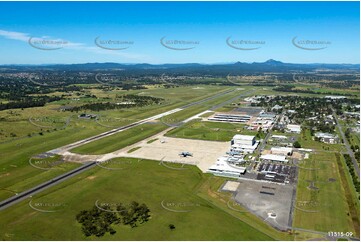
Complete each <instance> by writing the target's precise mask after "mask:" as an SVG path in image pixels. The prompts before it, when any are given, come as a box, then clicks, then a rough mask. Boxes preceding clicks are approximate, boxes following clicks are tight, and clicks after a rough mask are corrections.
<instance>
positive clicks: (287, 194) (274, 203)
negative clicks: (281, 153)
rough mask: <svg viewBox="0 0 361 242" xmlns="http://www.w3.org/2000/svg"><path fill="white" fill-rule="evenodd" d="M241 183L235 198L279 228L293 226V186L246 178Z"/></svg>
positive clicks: (284, 228)
mask: <svg viewBox="0 0 361 242" xmlns="http://www.w3.org/2000/svg"><path fill="white" fill-rule="evenodd" d="M239 183H240V184H239V187H238V190H237V194H236V195H235V198H234V199H235V200H236V201H237V202H238V203H240V204H242V206H244V207H246V208H247V209H248V210H249V211H251V212H252V213H254V214H255V215H257V216H258V217H261V218H262V219H263V220H264V221H265V222H267V223H269V224H270V225H272V226H273V227H275V228H277V229H279V230H287V229H288V228H289V227H290V226H292V220H291V221H290V218H289V214H290V212H291V210H292V195H293V189H294V187H293V186H291V185H278V184H274V183H267V182H259V181H246V180H242V181H240V182H239ZM272 215H274V216H272Z"/></svg>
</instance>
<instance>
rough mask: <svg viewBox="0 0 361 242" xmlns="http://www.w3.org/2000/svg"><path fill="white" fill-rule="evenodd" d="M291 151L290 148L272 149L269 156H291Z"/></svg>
mask: <svg viewBox="0 0 361 242" xmlns="http://www.w3.org/2000/svg"><path fill="white" fill-rule="evenodd" d="M292 151H293V149H292V148H290V147H272V148H271V154H273V155H284V156H287V155H292Z"/></svg>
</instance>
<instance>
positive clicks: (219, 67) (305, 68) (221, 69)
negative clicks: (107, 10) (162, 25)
mask: <svg viewBox="0 0 361 242" xmlns="http://www.w3.org/2000/svg"><path fill="white" fill-rule="evenodd" d="M2 69H3V70H5V69H6V70H9V69H12V70H38V71H41V70H48V71H49V70H53V71H112V70H113V71H125V72H128V71H129V72H131V73H139V72H142V73H149V74H158V73H160V72H164V73H177V74H187V73H190V74H200V75H207V74H210V75H211V74H212V75H227V74H229V73H233V74H241V73H242V74H248V73H258V72H259V73H264V72H281V73H290V72H309V71H316V70H317V71H319V70H323V71H327V70H330V71H332V70H333V71H336V70H338V71H340V70H345V71H347V70H348V71H352V72H359V69H360V65H359V64H322V63H313V64H295V63H284V62H281V61H277V60H273V59H269V60H267V61H265V62H253V63H246V62H236V63H230V64H229V63H228V64H199V63H184V64H171V63H170V64H159V65H154V64H148V63H139V64H122V63H112V62H107V63H84V64H57V65H3V66H0V71H1V70H2Z"/></svg>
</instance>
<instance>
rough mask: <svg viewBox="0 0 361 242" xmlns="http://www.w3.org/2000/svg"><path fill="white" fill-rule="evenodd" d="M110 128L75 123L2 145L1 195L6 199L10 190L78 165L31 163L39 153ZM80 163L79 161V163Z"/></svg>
mask: <svg viewBox="0 0 361 242" xmlns="http://www.w3.org/2000/svg"><path fill="white" fill-rule="evenodd" d="M105 130H106V129H104V128H102V127H100V126H91V125H88V124H87V123H85V122H76V123H72V124H71V125H70V126H69V127H68V128H66V129H64V130H58V131H56V132H51V133H47V132H45V133H44V135H43V136H40V135H38V136H34V137H31V138H24V139H20V140H16V141H11V142H7V143H3V144H1V145H0V157H1V159H0V189H1V190H0V198H1V199H5V198H7V197H10V196H12V195H13V193H11V192H9V191H7V190H15V192H22V191H24V189H28V188H30V187H33V186H35V185H38V184H39V183H41V182H45V181H47V180H49V179H51V178H54V177H55V176H57V175H59V174H61V173H63V172H66V171H68V170H71V169H73V168H74V165H69V164H64V165H61V167H62V169H56V170H47V171H45V170H40V169H36V168H34V167H32V166H31V165H30V164H29V159H30V158H31V157H32V156H34V155H37V154H40V153H43V152H46V151H49V150H52V149H55V148H58V147H61V146H63V145H66V144H69V143H71V142H75V141H78V140H79V139H83V138H86V137H89V136H92V135H96V134H98V133H100V132H104V131H105ZM75 166H77V164H75Z"/></svg>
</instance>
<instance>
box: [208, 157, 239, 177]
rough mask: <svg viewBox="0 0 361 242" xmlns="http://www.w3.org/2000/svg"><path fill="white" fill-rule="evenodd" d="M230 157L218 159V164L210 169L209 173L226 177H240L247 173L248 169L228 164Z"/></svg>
mask: <svg viewBox="0 0 361 242" xmlns="http://www.w3.org/2000/svg"><path fill="white" fill-rule="evenodd" d="M227 159H228V157H226V156H221V157H219V158H218V159H217V162H216V163H215V164H214V165H212V166H211V167H209V169H208V171H207V172H209V173H212V174H214V175H216V176H225V177H239V176H240V175H241V174H244V173H245V172H246V167H235V166H231V165H229V164H228V162H227Z"/></svg>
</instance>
